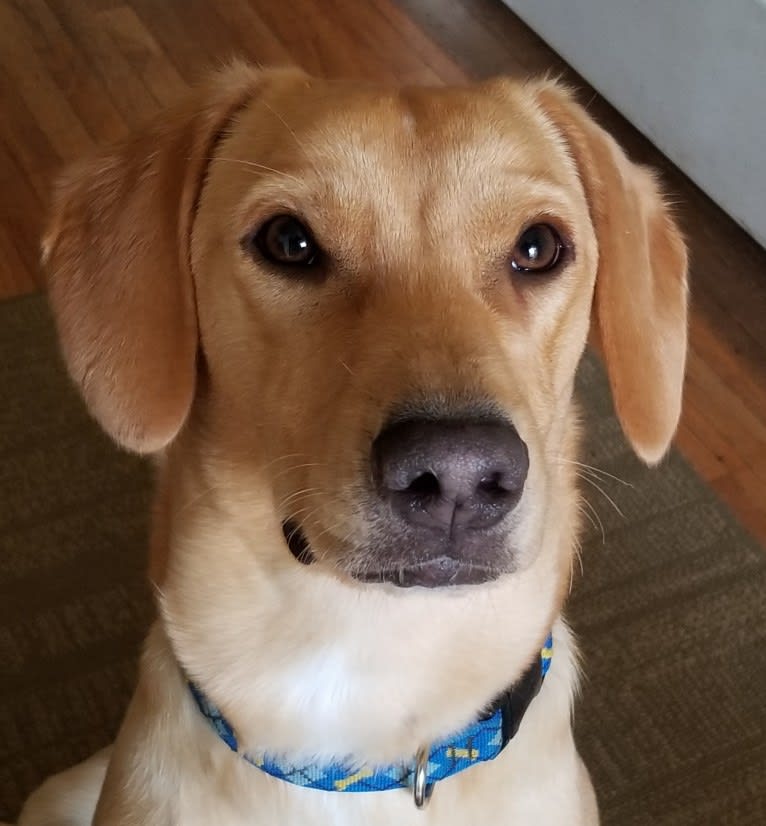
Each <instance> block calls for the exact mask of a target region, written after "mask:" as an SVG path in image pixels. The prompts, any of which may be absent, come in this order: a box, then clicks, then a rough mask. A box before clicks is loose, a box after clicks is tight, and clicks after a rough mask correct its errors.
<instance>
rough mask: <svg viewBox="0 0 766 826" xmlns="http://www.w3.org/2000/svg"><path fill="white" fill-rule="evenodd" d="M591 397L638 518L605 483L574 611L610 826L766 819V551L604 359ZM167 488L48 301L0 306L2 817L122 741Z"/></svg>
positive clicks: (586, 748) (585, 387)
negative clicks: (62, 338)
mask: <svg viewBox="0 0 766 826" xmlns="http://www.w3.org/2000/svg"><path fill="white" fill-rule="evenodd" d="M580 396H581V398H582V400H583V401H584V403H585V407H586V410H587V417H586V420H587V429H588V439H587V443H586V448H585V453H584V456H583V461H585V462H587V463H589V464H591V465H594V466H596V467H598V468H600V469H601V471H603V472H600V473H596V474H594V475H592V480H593V483H594V484H595V485H597V486H598V487H600V488H602V489H603V491H604V493H605V494H606V495H608V496H609V497H610V498H611V499H612V500H613V501H614V504H615V506H616V508H618V509H619V511H620V512H618V510H617V509H615V507H612V505H610V504H609V503H608V502H607V500H606V498H605V496H603V495H602V494H601V493H600V492H599V491H598V490H597V489H596V488H594V487H592V486H591V485H587V484H586V488H587V489H588V495H589V500H590V502H591V507H592V508H593V509H594V511H595V514H594V523H596V524H594V526H593V527H592V528H591V530H590V531H589V533H588V535H587V537H586V541H585V543H584V548H583V568H584V576H582V577H580V578H579V579H578V583H577V586H576V588H575V590H574V593H573V595H572V599H571V602H570V606H569V611H568V614H569V617H570V619H571V622H572V624H573V625H574V628H575V630H576V631H577V633H578V635H579V637H580V639H581V643H582V648H583V652H584V664H585V672H586V678H585V680H584V686H583V688H584V690H583V696H582V699H581V700H580V701H579V702H578V705H577V710H576V725H577V736H578V740H579V743H580V747H581V750H582V752H583V754H584V756H585V759H586V762H587V763H588V766H589V768H590V770H591V773H592V775H593V778H594V781H595V784H596V788H597V791H598V795H599V798H600V802H601V808H602V814H603V822H604V824H607V826H609V824H616V825H619V826H630V825H631V824H647V825H648V824H652V826H658V824H674V826H681V824H688V825H689V826H701V824H716V826H718V825H719V824H763V823H766V551H764V550H763V549H761V548H759V547H758V546H757V545H756V544H755V543H754V542H753V541H752V540H750V539H749V538H748V537H747V536H746V535H745V533H744V532H743V531H742V529H741V528H740V527H739V526H738V525H737V523H736V522H735V521H734V519H733V518H732V517H731V516H730V515H729V513H728V512H727V510H726V509H725V508H724V507H723V506H722V505H721V504H719V503H718V502H717V501H716V500H715V498H714V496H713V495H712V494H711V492H710V491H709V490H708V489H707V488H706V487H705V486H704V484H702V483H701V482H700V480H699V479H698V478H697V477H696V475H695V474H694V473H693V472H692V470H691V469H690V468H689V467H688V466H687V465H686V464H685V463H684V461H683V460H682V459H681V458H680V457H679V456H678V455H676V454H673V455H671V456H670V458H669V459H668V460H667V461H666V462H665V463H664V464H663V466H662V467H661V468H660V469H659V470H655V471H649V470H646V469H645V468H643V467H642V466H641V465H640V464H639V463H638V462H637V461H636V460H635V459H634V458H633V457H632V455H631V453H630V451H629V449H628V447H627V446H626V444H625V442H624V440H623V438H622V436H621V434H620V430H619V426H618V425H617V423H616V421H615V419H614V418H613V413H612V408H611V403H610V400H609V395H608V390H607V387H606V383H605V380H604V377H603V375H602V373H601V371H600V368H599V366H598V364H597V363H596V361H595V360H594V359H591V358H586V360H585V362H584V363H583V366H582V369H581V371H580ZM606 474H611V476H610V475H606ZM612 476H614V477H617V478H618V479H619V480H621V481H617V480H616V479H614V478H612ZM150 484H151V483H150V476H149V472H148V469H147V467H146V465H144V464H142V463H141V462H139V461H138V460H136V459H135V458H133V457H130V456H127V455H125V454H124V453H120V452H118V451H117V450H116V449H114V448H113V447H112V446H111V445H110V444H109V443H108V441H107V440H106V438H105V437H103V436H102V435H101V434H100V433H99V431H98V429H97V428H96V427H95V426H94V425H93V424H92V422H91V421H90V420H89V419H88V417H87V415H86V414H85V412H84V410H83V408H82V406H81V404H80V402H79V400H78V399H77V397H76V395H75V393H74V392H73V390H72V389H71V387H70V386H69V383H68V381H67V379H66V377H65V375H64V373H63V370H62V368H61V365H60V363H59V361H58V357H57V354H56V345H55V339H54V335H53V330H52V326H51V322H50V319H49V317H48V314H47V311H46V307H45V304H44V301H43V300H42V299H41V298H39V297H32V298H27V299H21V300H17V301H13V302H8V303H5V304H2V305H0V819H8V818H11V819H12V818H13V817H14V816H15V815H16V814H17V812H18V809H19V807H20V805H21V802H22V800H23V799H24V797H25V796H26V795H27V794H28V793H29V791H31V790H32V788H33V787H34V786H35V785H37V783H38V782H39V781H40V780H42V779H43V778H44V777H45V776H46V775H48V774H50V773H51V772H54V771H57V770H59V769H62V768H65V767H66V766H69V765H70V764H72V763H73V762H75V761H78V760H80V759H82V758H84V757H86V756H87V755H88V754H90V753H91V752H92V751H94V750H95V749H97V748H98V747H100V746H102V745H104V744H105V743H106V742H108V741H109V740H110V739H111V738H112V737H113V736H114V733H115V731H116V728H117V726H118V724H119V721H120V718H121V715H122V712H123V710H124V708H125V705H126V703H127V700H128V697H129V694H130V690H131V685H132V681H133V678H134V673H135V662H136V656H137V652H138V649H139V646H140V641H141V639H142V636H143V633H144V631H145V629H146V626H147V623H148V621H149V618H150V616H151V605H150V600H149V598H148V594H147V590H146V587H145V584H144V573H143V572H144V559H145V557H144V545H145V536H146V513H147V507H148V502H149V497H150ZM599 521H600V523H601V524H600V525H598V522H599Z"/></svg>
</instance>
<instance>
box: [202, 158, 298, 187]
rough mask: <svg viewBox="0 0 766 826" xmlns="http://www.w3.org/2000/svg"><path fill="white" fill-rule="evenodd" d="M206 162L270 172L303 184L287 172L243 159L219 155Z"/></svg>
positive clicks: (295, 176)
mask: <svg viewBox="0 0 766 826" xmlns="http://www.w3.org/2000/svg"><path fill="white" fill-rule="evenodd" d="M206 160H208V161H210V163H214V162H218V161H223V162H224V163H238V164H241V165H242V166H246V167H249V168H251V169H257V170H259V171H262V172H271V173H273V174H274V175H279V176H280V177H282V178H287V179H288V180H290V181H295V182H296V183H299V184H300V183H303V181H301V179H300V178H299V177H297V175H291V174H290V173H289V172H283V171H282V170H280V169H274V167H273V166H266V164H263V163H256V162H255V161H246V160H244V159H243V158H223V157H221V156H220V155H216V156H215V157H212V158H206Z"/></svg>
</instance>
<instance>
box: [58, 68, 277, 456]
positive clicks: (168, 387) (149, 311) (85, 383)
mask: <svg viewBox="0 0 766 826" xmlns="http://www.w3.org/2000/svg"><path fill="white" fill-rule="evenodd" d="M263 75H264V73H262V72H259V71H257V70H255V69H252V68H250V67H247V66H245V65H242V64H237V65H233V66H231V67H229V68H227V69H225V70H223V71H221V72H219V73H218V74H216V75H214V76H213V77H212V78H211V79H210V80H209V81H208V82H207V83H206V84H204V85H202V86H200V87H199V88H198V89H196V90H195V91H194V92H193V93H192V94H191V95H190V96H189V99H188V100H187V101H186V102H185V103H183V104H181V105H180V106H179V108H178V109H177V110H176V111H174V112H171V113H169V114H165V115H163V116H162V117H161V118H160V119H159V120H158V121H157V122H155V124H154V125H152V126H150V127H149V128H147V130H146V131H144V132H143V133H142V134H139V135H138V136H136V137H134V138H132V139H130V140H127V141H125V142H124V143H122V144H120V145H118V146H115V147H113V148H111V149H109V150H107V151H105V152H103V153H102V154H100V155H98V156H97V157H94V158H91V159H90V160H86V161H84V162H82V163H79V164H77V165H75V166H74V167H73V168H71V169H69V170H68V171H67V172H66V173H65V174H64V175H63V176H62V177H61V179H60V180H59V182H58V184H57V186H56V187H55V191H54V195H53V204H52V212H51V218H50V221H49V225H48V228H47V232H46V234H45V237H44V240H43V264H44V266H45V269H46V272H47V276H48V285H49V299H50V303H51V306H52V308H53V314H54V317H55V319H56V324H57V327H58V333H59V338H60V341H61V347H62V351H63V355H64V359H65V361H66V364H67V366H68V368H69V372H70V374H71V375H72V377H73V379H74V381H75V382H76V384H77V385H78V386H79V388H80V390H81V392H82V394H83V396H84V398H85V401H86V402H87V404H88V407H89V409H90V411H91V413H92V414H93V416H94V417H95V418H96V419H97V420H98V421H99V423H100V424H101V425H102V426H103V428H104V429H105V430H106V431H107V432H108V433H109V434H110V435H111V436H112V437H113V438H114V439H116V440H117V441H118V442H119V443H120V444H122V445H123V446H125V447H127V448H129V449H131V450H135V451H139V452H152V451H156V450H159V449H161V448H162V447H164V446H165V445H166V444H167V443H168V442H169V441H170V440H171V439H173V437H174V436H175V435H176V433H177V432H178V430H179V429H180V427H181V426H182V424H183V422H184V420H185V418H186V415H187V413H188V411H189V408H190V405H191V402H192V398H193V395H194V387H195V377H196V354H197V323H196V312H195V305H194V287H193V283H192V277H191V272H190V267H189V247H190V233H191V228H192V222H193V218H194V212H195V207H196V203H197V199H198V197H199V193H200V189H201V186H202V182H203V179H204V176H205V173H206V170H207V165H208V162H209V157H210V155H211V153H212V151H213V149H214V145H215V142H216V140H217V136H218V135H219V134H220V133H221V131H222V130H223V129H225V127H226V125H227V124H228V122H229V121H230V119H231V118H232V117H233V116H234V114H235V113H236V111H237V110H238V108H239V107H240V106H242V105H243V104H244V103H245V102H246V101H247V100H248V99H249V97H250V96H251V95H253V94H254V92H255V90H256V88H257V87H258V86H259V84H260V83H262V82H263Z"/></svg>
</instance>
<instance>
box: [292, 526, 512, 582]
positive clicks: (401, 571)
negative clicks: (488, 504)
mask: <svg viewBox="0 0 766 826" xmlns="http://www.w3.org/2000/svg"><path fill="white" fill-rule="evenodd" d="M282 532H283V534H284V537H285V542H286V543H287V547H288V548H289V549H290V553H291V554H292V555H293V556H294V557H295V558H296V559H297V560H298V562H300V563H301V564H302V565H311V564H312V563H313V562H316V557H315V555H314V553H313V552H312V550H311V546H310V545H309V542H308V539H307V538H306V535H305V534H304V532H303V530H302V529H301V527H300V525H298V523H297V522H294V521H292V520H288V521H286V522H285V523H283V525H282ZM348 573H349V575H350V576H351V577H352V578H353V579H356V580H357V581H359V582H367V583H381V584H384V583H387V584H390V585H396V586H398V587H400V588H412V587H414V586H419V587H421V588H445V587H449V586H453V585H483V584H485V583H487V582H492V581H494V580H496V579H497V578H498V577H499V576H500V574H501V571H499V570H498V569H496V568H491V567H488V566H485V565H477V564H476V563H473V562H468V561H465V560H461V559H455V558H453V557H450V556H447V555H441V556H437V557H435V558H432V559H427V560H424V561H420V562H413V563H411V564H404V563H401V564H398V565H390V566H386V567H381V568H377V569H375V568H370V567H365V568H360V569H352V570H350V571H348Z"/></svg>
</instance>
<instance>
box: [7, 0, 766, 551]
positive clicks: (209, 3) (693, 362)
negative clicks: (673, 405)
mask: <svg viewBox="0 0 766 826" xmlns="http://www.w3.org/2000/svg"><path fill="white" fill-rule="evenodd" d="M234 54H236V55H244V56H247V57H249V58H250V59H252V60H254V61H257V62H260V63H263V64H284V63H298V64H300V65H302V66H303V67H305V68H306V69H308V70H309V71H311V72H314V73H318V74H323V75H327V76H354V77H360V76H361V77H366V78H370V79H376V80H386V81H390V80H396V81H403V82H425V83H460V82H463V81H464V80H465V79H466V78H477V77H484V76H487V75H491V74H498V73H506V74H514V75H526V74H530V73H542V72H552V73H554V74H557V75H558V74H560V75H562V76H563V77H564V78H566V79H568V80H570V81H571V82H572V83H574V84H575V85H576V86H578V87H579V88H580V89H581V90H582V100H583V102H585V103H587V104H588V105H589V108H590V110H591V111H592V112H593V114H594V115H595V116H596V117H597V118H598V119H599V120H600V121H601V122H602V123H603V124H604V125H605V126H607V128H609V129H610V130H611V131H612V132H613V133H614V134H615V135H616V136H617V137H618V138H619V140H620V141H621V142H622V143H623V145H624V146H625V147H626V148H627V149H628V151H629V152H630V154H631V155H632V157H634V158H635V159H637V160H640V161H642V162H645V163H650V164H652V165H655V166H658V167H660V168H661V170H662V171H663V177H664V179H665V182H666V185H667V188H668V190H669V191H670V192H671V193H672V194H673V198H674V200H675V201H676V202H677V203H678V212H679V215H680V217H681V220H682V223H683V225H684V227H685V230H686V233H687V236H688V239H689V243H690V246H691V250H692V272H693V312H692V319H691V342H692V344H691V353H690V358H689V371H688V379H687V385H686V396H685V412H684V416H683V420H682V423H681V427H680V429H679V433H678V440H677V442H678V446H679V447H680V449H681V450H682V451H683V453H684V454H685V455H686V456H687V458H688V459H689V460H690V461H691V462H692V464H693V465H694V466H695V467H696V469H697V470H698V472H699V473H700V474H701V475H702V476H703V477H704V478H705V479H706V480H707V481H708V482H709V483H710V484H711V485H712V486H713V487H714V488H715V490H716V491H718V493H719V495H720V496H721V497H722V498H723V499H724V500H725V501H726V502H727V503H728V504H729V505H730V507H731V508H732V509H733V510H734V512H735V513H736V514H737V515H738V516H739V517H740V519H741V520H742V521H743V522H744V524H745V525H746V526H747V527H748V528H749V529H750V530H751V532H752V533H754V534H755V535H756V536H757V537H758V538H760V540H761V541H762V542H763V543H764V544H766V493H765V491H766V251H764V250H763V249H762V248H761V247H759V246H758V245H757V244H756V243H755V242H754V241H753V240H752V239H751V238H750V237H749V236H748V235H747V234H746V233H745V232H743V231H742V230H741V229H739V227H737V226H736V225H735V224H734V222H733V221H731V220H730V219H729V218H728V217H727V216H726V215H725V214H724V213H723V212H721V210H719V209H718V208H717V207H716V206H715V205H714V204H713V203H712V202H711V201H710V200H709V199H708V198H706V197H705V196H704V195H703V194H702V193H701V192H700V191H699V190H698V189H697V188H696V187H695V186H694V184H692V183H691V182H690V181H689V180H688V179H687V178H685V176H684V175H683V174H682V173H680V172H679V171H678V170H676V169H675V168H674V167H673V166H672V164H670V163H669V162H668V161H666V160H665V159H664V158H663V157H662V156H661V155H660V154H659V153H658V152H657V150H656V149H654V148H653V147H652V146H651V144H650V143H649V142H648V141H646V140H645V139H644V138H643V137H642V136H641V135H640V134H639V133H638V132H637V131H636V130H634V129H633V128H632V127H631V126H630V125H629V124H627V123H626V122H625V121H624V120H623V119H622V118H621V117H620V116H619V114H617V113H616V112H615V111H614V110H613V109H612V108H611V107H610V106H609V105H608V104H607V103H606V102H605V101H604V100H602V99H601V98H600V97H599V96H598V95H597V94H595V92H593V90H592V89H590V88H589V87H588V85H587V84H586V83H584V81H582V79H581V78H579V77H578V76H577V75H576V74H575V73H574V72H573V71H572V70H571V69H569V67H568V66H567V65H566V64H565V63H564V62H563V61H562V60H561V59H560V58H559V57H558V56H557V55H556V54H555V53H553V52H552V51H551V50H550V49H549V48H548V47H547V46H546V45H545V44H544V43H543V42H542V41H541V40H540V39H539V38H538V37H536V36H535V35H534V34H533V33H532V32H531V31H530V30H529V29H528V28H527V27H526V26H525V25H524V24H523V23H522V22H521V21H520V20H519V19H518V18H516V17H515V16H514V15H513V14H511V13H510V12H509V11H508V10H507V9H506V8H505V7H504V6H503V5H502V4H501V3H500V2H499V0H368V1H367V2H364V3H361V2H357V0H290V2H287V3H275V2H273V0H223V2H214V0H162V2H158V0H0V298H8V297H11V296H15V295H20V294H23V293H25V292H30V291H34V290H38V289H40V288H41V287H42V286H43V284H42V280H41V278H40V274H39V270H38V266H37V257H38V236H39V232H40V227H41V223H42V218H43V214H44V209H45V202H46V198H47V192H48V186H49V181H50V179H51V176H52V175H53V174H54V172H55V171H56V170H57V169H58V168H59V167H60V166H61V165H62V164H63V163H65V162H67V161H71V160H73V159H74V158H76V157H78V156H80V155H81V154H83V153H85V152H87V151H88V149H89V148H90V147H92V146H94V145H95V144H97V143H101V142H104V141H109V140H113V139H115V138H118V137H120V136H122V135H125V134H126V133H128V132H129V131H131V130H132V129H134V128H136V127H137V126H138V125H139V124H140V123H141V122H142V121H144V120H145V119H146V118H147V117H149V116H151V115H152V114H153V113H155V112H157V111H159V110H161V109H162V107H164V106H166V105H167V104H169V103H171V102H172V101H174V100H175V99H177V98H178V97H179V96H180V95H182V94H183V92H184V90H185V89H186V88H187V86H188V85H189V83H190V82H191V81H193V80H194V79H195V78H197V77H198V76H199V75H200V74H201V72H202V71H203V70H204V68H205V67H206V66H210V65H215V64H218V63H220V62H221V61H222V60H223V59H225V58H227V57H229V56H231V55H234ZM722 151H725V150H724V148H722Z"/></svg>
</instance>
